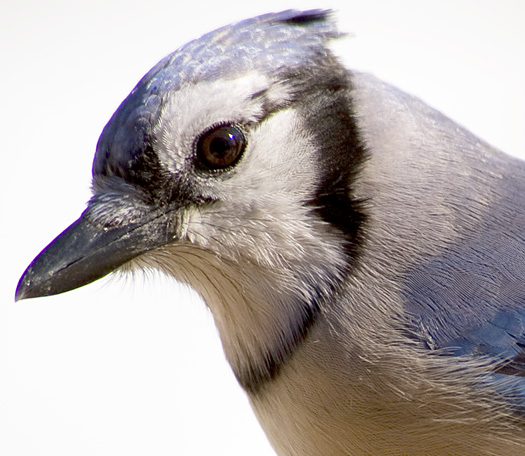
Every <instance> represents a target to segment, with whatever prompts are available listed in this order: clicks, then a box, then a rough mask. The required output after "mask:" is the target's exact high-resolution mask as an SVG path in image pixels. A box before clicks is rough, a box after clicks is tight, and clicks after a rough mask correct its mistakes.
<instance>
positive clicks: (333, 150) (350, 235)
mask: <svg viewBox="0 0 525 456" xmlns="http://www.w3.org/2000/svg"><path fill="white" fill-rule="evenodd" d="M311 78H312V80H313V81H315V82H313V83H312V84H311V85H310V86H309V89H308V91H306V92H304V93H303V98H302V99H303V100H304V116H305V119H306V124H307V127H308V129H309V130H310V131H311V132H312V133H313V136H314V138H316V140H317V141H316V142H317V150H318V157H319V163H320V166H319V169H320V171H321V178H320V181H319V185H318V188H317V191H316V194H315V197H314V198H313V199H312V200H311V201H310V205H311V206H313V208H314V211H315V212H316V213H317V214H318V215H319V216H320V217H321V219H323V220H324V221H326V222H328V223H329V224H330V225H332V226H333V227H334V228H336V229H337V230H338V231H339V232H341V233H342V234H343V235H344V237H345V251H346V253H347V258H348V265H349V267H350V268H351V267H352V265H354V264H355V262H356V260H357V259H358V257H359V252H360V250H361V247H362V244H363V241H364V239H363V236H362V232H363V226H364V225H365V223H366V213H365V202H364V201H361V200H358V199H356V198H354V197H353V191H352V183H353V182H354V181H355V180H356V178H357V176H358V174H359V171H360V170H361V167H362V166H363V164H364V162H365V160H366V158H367V152H366V149H365V147H364V145H363V144H362V143H361V140H360V135H359V131H358V128H357V124H356V120H355V118H354V116H353V107H352V98H351V91H352V82H351V77H350V75H348V74H347V73H346V72H345V73H344V74H343V73H339V74H338V71H337V68H336V69H334V70H333V71H327V70H326V69H325V70H324V72H322V73H321V74H313V75H312V76H311Z"/></svg>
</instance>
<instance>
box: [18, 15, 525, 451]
mask: <svg viewBox="0 0 525 456" xmlns="http://www.w3.org/2000/svg"><path fill="white" fill-rule="evenodd" d="M340 35H341V34H340V33H339V32H338V31H337V29H336V27H335V25H334V23H333V22H332V21H331V19H330V16H329V14H328V13H327V12H323V11H319V10H314V11H307V12H297V11H285V12H282V13H276V14H269V15H264V16H261V17H258V18H254V19H249V20H246V21H243V22H240V23H237V24H233V25H231V26H227V27H224V28H222V29H219V30H217V31H215V32H212V33H210V34H207V35H204V36H203V37H201V38H200V39H197V40H195V41H192V42H190V43H188V44H187V45H186V46H183V47H182V48H180V49H179V50H178V51H176V52H174V53H173V54H171V55H169V56H168V57H166V58H165V59H163V60H162V61H161V62H159V63H158V64H157V65H156V66H155V67H154V68H153V69H152V70H150V72H148V73H147V74H146V76H144V78H143V79H142V80H141V81H140V82H139V83H138V85H137V86H136V87H135V88H134V89H133V91H132V92H131V93H130V95H129V96H128V98H126V100H125V101H124V102H123V103H122V104H121V106H120V107H119V108H118V109H117V111H116V112H115V114H114V115H113V117H112V118H111V120H110V121H109V123H108V124H107V126H106V127H105V128H104V131H103V133H102V135H101V137H100V140H99V143H98V146H97V152H96V155H95V160H94V164H93V193H94V195H93V198H92V199H91V200H90V202H89V203H88V208H87V209H86V211H84V213H83V214H82V215H81V217H80V218H79V220H78V221H77V222H75V223H74V224H73V225H71V227H69V228H68V229H67V230H66V231H65V232H64V233H62V234H61V235H60V236H59V237H58V238H57V239H56V240H55V241H53V243H51V244H50V245H49V246H48V247H47V248H46V249H45V250H44V251H43V252H42V253H41V254H40V255H39V256H38V257H37V258H36V259H35V260H34V262H33V263H32V264H31V265H30V266H29V268H28V269H27V270H26V272H25V273H24V275H23V277H22V278H21V280H20V283H19V286H18V289H17V298H19V299H21V298H25V297H35V296H45V295H50V294H55V293H60V292H63V291H67V290H69V289H72V288H75V287H78V286H81V285H85V284H87V283H89V282H92V281H93V280H96V279H97V278H99V277H102V276H104V275H106V274H108V273H109V272H111V271H113V270H116V269H119V268H120V269H121V270H124V271H127V270H133V269H136V268H146V269H147V268H154V269H160V270H161V271H163V272H165V273H167V274H169V275H171V276H173V277H175V278H176V279H177V280H180V281H182V282H184V283H187V284H189V285H191V286H192V287H193V288H194V289H195V290H196V291H197V292H198V293H200V295H201V296H202V297H203V299H204V301H205V302H206V304H207V305H208V307H209V308H210V310H211V312H212V314H213V316H214V318H215V322H216V324H217V328H218V330H219V333H220V336H221V340H222V343H223V347H224V351H225V355H226V358H227V360H228V361H229V363H230V365H231V367H232V369H233V372H234V374H235V375H236V377H237V379H238V381H239V383H240V384H241V386H242V387H243V388H244V389H245V390H246V392H247V394H248V397H249V399H250V402H251V404H252V406H253V408H254V411H255V413H256V414H257V417H258V418H259V420H260V422H261V424H262V426H263V427H264V429H265V431H266V433H267V435H268V437H269V439H270V441H271V442H272V444H273V446H274V448H275V449H276V451H277V453H278V454H279V455H283V456H284V455H285V456H318V455H320V454H321V455H334V456H335V455H340V456H347V455H370V454H373V455H374V456H387V455H388V456H422V455H427V456H438V455H439V456H446V455H448V456H457V455H463V456H467V455H470V456H480V455H485V456H489V455H491V456H494V455H499V456H514V455H516V454H520V453H523V452H524V451H525V438H524V433H523V429H524V424H525V412H524V411H525V351H524V347H525V286H524V283H523V272H524V269H525V266H524V265H525V235H524V234H523V228H524V227H525V211H524V209H525V203H524V201H523V194H524V190H525V165H524V163H523V162H522V161H520V160H517V159H514V158H511V157H508V156H506V155H504V154H503V153H502V152H500V151H498V150H496V149H494V148H493V147H491V146H490V145H488V144H486V143H484V142H483V141H482V140H480V139H478V138H476V137H475V136H474V135H472V134H470V133H469V132H467V131H466V130H465V129H463V128H462V127H460V126H459V125H457V124H456V123H454V122H453V121H451V120H450V119H448V118H446V117H445V116H443V115H442V114H440V113H439V112H437V111H435V110H434V109H432V108H430V107H428V106H427V105H425V104H424V103H422V102H421V101H419V100H418V99H416V98H414V97H411V96H410V95H408V94H406V93H403V92H401V91H400V90H398V89H395V88H394V87H392V86H390V85H388V84H386V83H383V82H381V81H379V80H378V79H376V78H374V77H373V76H370V75H367V74H362V73H359V72H354V71H350V70H347V69H346V68H344V67H343V66H342V65H341V64H340V63H339V61H338V60H337V59H336V58H335V57H334V55H333V54H332V52H331V51H330V49H329V47H328V42H329V40H331V39H333V38H337V37H339V36H340Z"/></svg>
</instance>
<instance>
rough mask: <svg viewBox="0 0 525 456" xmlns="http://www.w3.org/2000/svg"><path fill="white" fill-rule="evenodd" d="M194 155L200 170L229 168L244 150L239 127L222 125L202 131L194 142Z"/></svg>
mask: <svg viewBox="0 0 525 456" xmlns="http://www.w3.org/2000/svg"><path fill="white" fill-rule="evenodd" d="M194 147H195V155H196V159H197V164H198V166H199V167H200V168H201V169H207V170H211V171H219V170H224V169H228V168H231V167H232V166H234V165H235V164H236V163H237V162H238V161H239V159H240V158H241V156H242V154H243V152H244V149H245V148H246V138H245V136H244V133H243V131H242V129H241V127H240V126H239V125H236V124H233V123H223V124H218V125H213V126H211V127H209V128H207V129H206V130H204V131H203V132H202V133H201V134H200V135H199V136H198V137H197V139H196V140H195V146H194Z"/></svg>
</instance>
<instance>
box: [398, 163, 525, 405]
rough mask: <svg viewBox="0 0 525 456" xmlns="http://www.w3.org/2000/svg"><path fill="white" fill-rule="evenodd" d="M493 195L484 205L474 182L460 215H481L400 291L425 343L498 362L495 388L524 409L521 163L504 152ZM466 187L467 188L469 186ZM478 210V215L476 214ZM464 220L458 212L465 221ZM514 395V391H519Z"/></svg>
mask: <svg viewBox="0 0 525 456" xmlns="http://www.w3.org/2000/svg"><path fill="white" fill-rule="evenodd" d="M492 172H493V173H495V175H496V174H499V175H498V176H497V177H496V180H497V184H496V188H495V189H494V192H495V193H496V198H495V199H494V201H492V202H491V203H490V205H485V204H484V202H483V200H481V198H480V195H479V194H478V195H476V191H475V190H474V189H472V188H470V189H469V188H466V187H465V188H464V191H465V194H464V195H462V196H463V197H465V198H468V199H469V203H468V204H466V205H465V207H463V208H462V212H463V214H462V217H463V218H467V217H469V216H472V219H473V220H475V219H476V218H477V219H478V220H477V221H476V222H475V223H473V224H472V226H469V227H468V228H467V229H465V230H463V231H462V232H461V235H460V237H459V238H458V239H457V240H455V241H454V242H451V243H450V245H446V246H445V247H444V248H443V251H442V253H441V254H440V255H436V256H433V257H430V258H426V259H424V260H423V261H418V262H417V263H416V265H414V267H413V268H411V269H410V271H409V272H408V273H407V277H408V278H407V280H406V282H405V284H404V290H403V296H404V299H405V308H406V310H407V312H408V313H409V315H410V316H411V318H412V319H413V320H412V322H413V324H414V326H415V328H416V329H415V330H416V332H417V333H418V334H420V335H421V337H422V339H423V340H424V341H425V342H426V343H427V345H428V348H429V350H437V349H444V353H447V354H449V355H451V356H452V355H454V356H461V357H466V358H468V357H484V358H486V359H487V361H488V362H490V361H492V362H495V363H496V365H495V366H494V371H495V372H502V373H505V374H508V375H513V376H518V377H519V378H517V379H514V380H513V381H512V382H510V381H509V378H508V377H507V375H501V374H494V376H493V379H494V382H495V383H496V386H497V387H498V389H499V390H500V391H503V390H504V389H505V388H508V390H509V391H508V393H509V396H514V397H512V400H513V401H515V402H517V403H519V404H520V407H521V412H523V411H525V394H524V393H525V280H524V277H525V231H524V229H523V227H525V199H524V196H525V180H524V179H523V177H524V176H525V165H524V163H523V162H522V161H520V160H513V159H510V158H509V159H508V163H507V164H505V165H504V166H502V167H501V168H500V169H498V167H497V163H496V162H495V163H494V168H493V169H492ZM469 193H470V194H469ZM480 214H482V215H483V216H482V217H481V218H480V217H479V216H480ZM464 222H465V220H463V223H464ZM516 395H517V396H516Z"/></svg>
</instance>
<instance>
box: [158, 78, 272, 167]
mask: <svg viewBox="0 0 525 456" xmlns="http://www.w3.org/2000/svg"><path fill="white" fill-rule="evenodd" d="M270 84H271V83H270V81H269V80H268V78H267V77H265V76H263V75H261V74H259V73H255V72H254V73H250V74H248V75H246V76H244V77H242V78H237V79H232V80H222V79H219V80H217V81H213V82H208V81H205V82H201V83H198V84H196V85H186V86H184V87H182V88H181V89H180V90H178V91H177V92H176V93H174V94H173V96H172V97H171V98H170V100H169V101H168V102H167V103H166V106H165V107H164V109H163V113H162V116H161V118H160V121H159V123H158V125H157V126H156V127H155V130H154V132H153V133H154V137H156V138H157V144H155V146H156V149H157V154H158V157H159V159H160V161H161V163H162V164H163V165H164V166H165V167H166V169H167V170H168V171H170V172H172V173H177V172H180V171H181V170H182V167H183V164H184V161H185V158H186V157H187V156H188V155H189V154H191V151H192V147H193V142H194V140H195V138H196V137H197V136H198V135H199V134H200V133H201V132H202V131H204V130H205V129H206V128H208V127H210V126H212V125H214V124H217V123H220V122H233V123H249V122H256V121H257V120H259V119H260V118H261V117H262V116H263V114H264V110H263V105H262V100H261V99H260V98H258V97H253V95H254V94H257V93H260V92H264V91H266V90H267V89H268V88H269V87H270Z"/></svg>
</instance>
